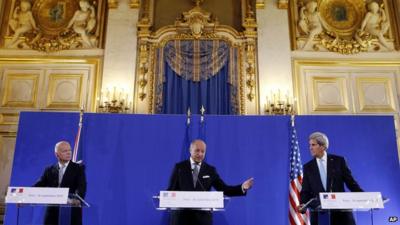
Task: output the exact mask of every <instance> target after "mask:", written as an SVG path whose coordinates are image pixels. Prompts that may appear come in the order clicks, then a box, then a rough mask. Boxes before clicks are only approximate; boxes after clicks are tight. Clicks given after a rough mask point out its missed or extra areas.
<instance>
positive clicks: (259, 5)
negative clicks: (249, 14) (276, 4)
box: [256, 0, 265, 9]
mask: <svg viewBox="0 0 400 225" xmlns="http://www.w3.org/2000/svg"><path fill="white" fill-rule="evenodd" d="M256 8H257V9H264V8H265V0H257V1H256Z"/></svg>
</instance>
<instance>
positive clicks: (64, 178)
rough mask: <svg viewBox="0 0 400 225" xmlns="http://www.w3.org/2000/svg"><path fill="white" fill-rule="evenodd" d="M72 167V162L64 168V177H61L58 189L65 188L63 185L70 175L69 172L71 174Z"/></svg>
mask: <svg viewBox="0 0 400 225" xmlns="http://www.w3.org/2000/svg"><path fill="white" fill-rule="evenodd" d="M73 166H74V165H72V162H69V163H68V166H67V168H65V172H64V175H63V177H62V180H61V184H60V187H64V186H65V183H66V181H67V179H68V177H69V175H70V174H71V172H72V170H73V168H72V167H73ZM67 183H68V182H67Z"/></svg>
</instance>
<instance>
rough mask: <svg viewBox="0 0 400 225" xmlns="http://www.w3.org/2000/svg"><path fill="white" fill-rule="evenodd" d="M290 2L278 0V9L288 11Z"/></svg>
mask: <svg viewBox="0 0 400 225" xmlns="http://www.w3.org/2000/svg"><path fill="white" fill-rule="evenodd" d="M288 7H289V1H288V0H278V9H288Z"/></svg>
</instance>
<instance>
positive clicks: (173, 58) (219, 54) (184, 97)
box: [155, 40, 239, 114]
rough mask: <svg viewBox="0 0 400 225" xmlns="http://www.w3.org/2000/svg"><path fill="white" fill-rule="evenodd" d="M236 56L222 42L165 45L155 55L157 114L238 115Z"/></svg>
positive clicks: (236, 51) (170, 42)
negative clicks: (203, 113) (189, 111)
mask: <svg viewBox="0 0 400 225" xmlns="http://www.w3.org/2000/svg"><path fill="white" fill-rule="evenodd" d="M237 55H238V50H237V49H236V48H233V47H230V46H229V45H228V44H227V43H226V42H225V41H218V40H213V41H208V40H207V41H206V40H174V41H169V42H167V43H166V45H165V46H164V47H163V48H160V49H158V50H157V54H156V62H157V63H156V65H155V73H156V79H155V81H156V85H155V95H156V97H155V106H156V108H155V111H156V113H163V114H185V113H186V112H187V110H188V108H190V110H191V111H192V113H195V114H198V113H200V109H201V107H202V106H204V108H205V110H206V113H207V114H237V113H238V111H239V110H238V96H237V77H238V76H237V74H238V69H237Z"/></svg>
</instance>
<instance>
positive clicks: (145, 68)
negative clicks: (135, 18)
mask: <svg viewBox="0 0 400 225" xmlns="http://www.w3.org/2000/svg"><path fill="white" fill-rule="evenodd" d="M149 58H150V53H149V45H148V44H141V45H140V51H139V81H138V85H139V88H140V92H139V99H140V100H141V101H143V100H144V99H145V98H146V96H147V94H146V87H147V83H148V78H147V75H148V73H149V65H151V64H150V60H149Z"/></svg>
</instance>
